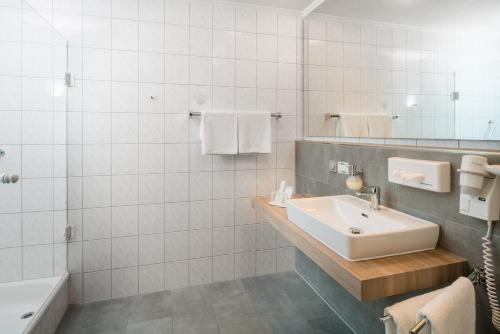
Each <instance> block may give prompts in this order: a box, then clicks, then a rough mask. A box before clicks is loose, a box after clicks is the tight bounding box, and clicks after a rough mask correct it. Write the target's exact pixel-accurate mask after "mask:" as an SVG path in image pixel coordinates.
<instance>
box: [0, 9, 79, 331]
mask: <svg viewBox="0 0 500 334" xmlns="http://www.w3.org/2000/svg"><path fill="white" fill-rule="evenodd" d="M67 54H68V52H67V41H66V39H65V38H64V37H63V36H62V35H61V34H60V33H59V32H58V31H56V30H55V29H54V27H53V26H52V25H51V24H50V17H48V18H46V17H44V16H42V15H40V14H39V13H38V12H37V11H36V10H35V9H33V8H32V7H31V6H30V5H29V4H28V3H26V2H24V1H23V2H21V1H7V2H5V1H3V2H1V3H0V149H1V150H2V151H3V152H4V154H3V156H1V157H0V174H3V173H5V174H12V175H18V176H19V181H18V182H16V183H12V182H11V183H0V299H2V301H3V302H6V301H9V300H10V299H8V298H7V297H6V296H10V295H9V291H13V290H12V289H13V288H12V283H8V282H14V281H21V282H20V283H19V284H21V289H20V290H19V291H23V290H26V291H32V290H31V289H32V288H33V289H36V292H37V293H31V294H29V297H30V298H22V294H19V298H21V299H22V300H11V302H12V303H11V304H10V305H9V304H7V305H2V307H0V310H1V311H0V313H1V314H0V319H1V321H0V323H1V325H0V331H1V332H6V333H7V332H8V333H16V332H21V331H22V330H24V329H27V328H35V327H36V326H44V327H47V326H49V327H53V326H56V325H57V320H58V319H60V317H62V315H63V314H64V310H65V307H66V305H67V289H65V287H67V286H66V277H67V274H66V272H67V243H66V237H65V228H66V225H67V204H66V198H67V178H66V176H67V172H66V170H67V166H66V161H67V159H66V137H67V136H66V109H67V87H66V81H67V79H69V78H67V75H66V72H67ZM14 179H15V178H14ZM4 181H9V180H7V179H4ZM49 277H60V278H59V279H55V281H56V282H59V284H56V283H54V284H52V283H51V284H44V283H43V282H45V281H46V279H45V278H49ZM33 280H39V281H33ZM24 282H26V286H25V287H24V288H23V284H24ZM16 284H17V285H19V284H18V283H16ZM33 284H34V285H33ZM51 286H52V287H53V288H50V287H51ZM45 288H47V289H45ZM56 288H57V289H56ZM16 291H17V290H16ZM37 297H38V298H37ZM4 304H5V303H4ZM13 305H16V307H15V308H14V307H12V306H13ZM17 306H19V307H17ZM9 310H11V311H19V312H21V313H22V314H18V315H12V314H11V313H9V312H8V311H9ZM9 315H12V319H9ZM23 316H24V318H23ZM21 318H23V319H21ZM5 326H7V327H6V329H4V327H5ZM54 328H55V327H54Z"/></svg>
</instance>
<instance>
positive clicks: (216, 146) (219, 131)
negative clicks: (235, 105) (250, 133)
mask: <svg viewBox="0 0 500 334" xmlns="http://www.w3.org/2000/svg"><path fill="white" fill-rule="evenodd" d="M200 139H201V151H202V153H203V154H237V153H238V114H237V113H236V112H234V111H202V112H201V124H200Z"/></svg>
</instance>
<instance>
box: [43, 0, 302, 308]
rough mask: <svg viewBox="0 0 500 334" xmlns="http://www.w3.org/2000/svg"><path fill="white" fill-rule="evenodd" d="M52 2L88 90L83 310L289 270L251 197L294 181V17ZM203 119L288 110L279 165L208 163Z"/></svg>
mask: <svg viewBox="0 0 500 334" xmlns="http://www.w3.org/2000/svg"><path fill="white" fill-rule="evenodd" d="M40 1H42V2H44V0H40ZM46 2H47V5H46V6H45V7H46V9H47V13H46V15H47V17H51V18H52V19H53V22H54V24H55V25H56V27H58V28H60V29H61V30H62V31H63V33H65V34H66V35H67V36H69V38H70V51H69V63H70V71H71V72H73V73H75V77H76V79H77V80H76V86H75V87H74V88H71V89H70V90H69V102H68V105H69V112H68V127H69V128H68V176H69V177H68V191H69V193H68V205H69V212H68V217H69V223H70V224H71V225H73V226H75V227H76V234H75V237H74V239H73V240H72V241H71V243H70V244H69V246H68V247H69V248H68V260H69V264H68V267H69V271H70V273H71V280H70V285H71V299H72V302H92V301H97V300H103V299H109V298H118V297H123V296H129V295H135V294H140V293H148V292H153V291H158V290H163V289H170V288H178V287H183V286H188V285H195V284H203V283H209V282H213V281H221V280H228V279H233V278H240V277H246V276H252V275H258V274H265V273H271V272H276V271H277V270H286V269H290V268H292V267H293V261H294V253H293V248H292V247H290V245H289V244H288V243H287V242H285V241H284V240H282V239H281V238H279V237H278V236H277V235H276V232H275V231H274V230H272V229H271V228H270V227H269V226H268V225H266V224H262V223H261V220H260V219H258V218H257V217H256V214H255V212H254V210H253V209H252V208H251V199H252V197H255V196H256V195H267V194H269V193H270V192H271V191H272V190H273V189H274V188H275V187H276V181H277V180H282V179H285V180H287V181H289V182H293V181H294V140H295V139H296V138H297V137H298V136H301V131H300V130H299V129H302V125H301V124H302V116H301V113H302V102H301V96H302V94H301V89H302V85H301V78H302V73H301V70H300V66H299V65H298V63H300V59H301V50H302V42H301V39H300V36H302V32H301V30H300V29H301V26H302V23H301V21H300V19H298V17H297V13H293V12H284V11H283V12H277V11H271V10H266V9H263V8H257V7H251V6H239V5H231V4H228V3H225V4H217V3H211V2H209V1H188V0H165V1H164V0H113V1H111V0H99V1H95V0H94V1H92V0H83V1H82V0H72V1H54V2H52V1H50V0H47V1H46ZM52 6H53V7H52ZM202 108H216V109H236V110H245V109H250V110H252V109H267V110H270V111H272V112H275V111H279V112H281V113H282V114H283V118H281V119H280V120H279V121H273V122H274V123H273V132H274V134H273V136H274V137H273V138H274V144H273V153H272V154H269V155H258V156H257V155H248V156H239V157H232V156H203V155H201V148H200V143H199V139H198V131H199V130H198V127H199V120H198V119H191V120H190V119H189V117H188V111H189V110H201V109H202Z"/></svg>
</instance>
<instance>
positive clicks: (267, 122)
mask: <svg viewBox="0 0 500 334" xmlns="http://www.w3.org/2000/svg"><path fill="white" fill-rule="evenodd" d="M271 144H272V133H271V113H270V112H268V111H251V112H238V152H239V153H243V154H244V153H271V146H272V145H271Z"/></svg>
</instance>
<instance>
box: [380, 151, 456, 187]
mask: <svg viewBox="0 0 500 334" xmlns="http://www.w3.org/2000/svg"><path fill="white" fill-rule="evenodd" d="M450 174H451V166H450V163H449V162H447V161H432V160H419V159H409V158H399V157H392V158H389V160H388V177H389V182H392V183H397V184H402V185H404V186H408V187H413V188H419V189H425V190H429V191H434V192H438V193H448V192H450Z"/></svg>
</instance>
